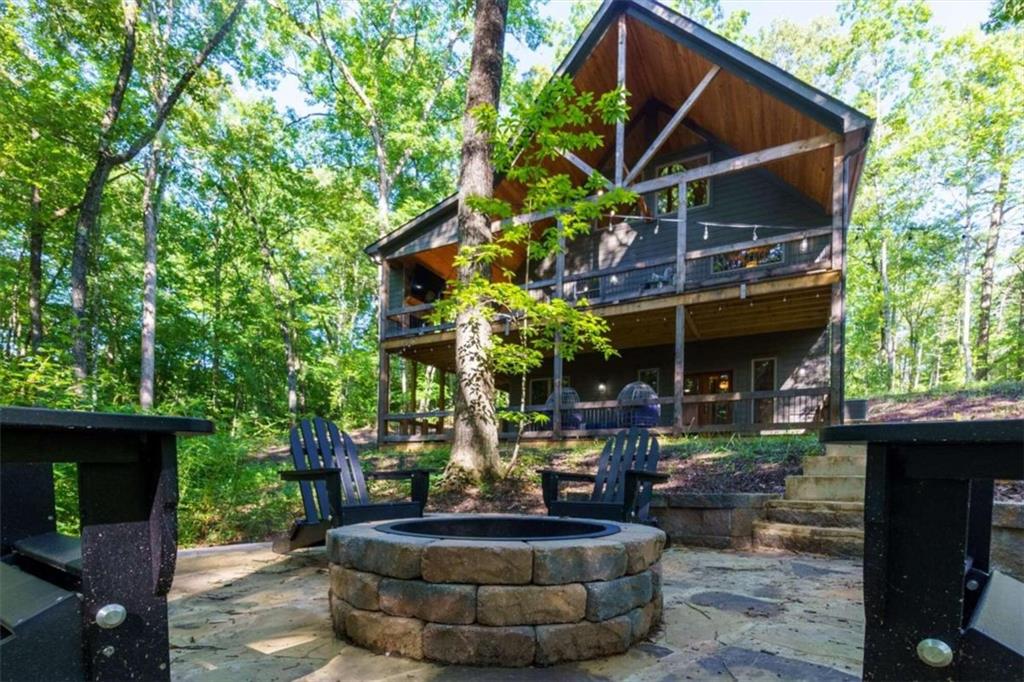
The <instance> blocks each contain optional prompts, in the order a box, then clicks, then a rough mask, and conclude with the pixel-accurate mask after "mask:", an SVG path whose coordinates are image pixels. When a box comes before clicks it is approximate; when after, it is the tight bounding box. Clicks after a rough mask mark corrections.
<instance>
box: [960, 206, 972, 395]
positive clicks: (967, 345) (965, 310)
mask: <svg viewBox="0 0 1024 682" xmlns="http://www.w3.org/2000/svg"><path fill="white" fill-rule="evenodd" d="M962 274H963V301H962V306H961V308H960V352H961V354H962V355H963V359H964V385H967V384H970V383H971V382H973V381H974V357H973V356H974V349H973V348H972V347H971V234H970V223H969V222H968V224H967V225H966V226H965V227H964V243H963V273H962Z"/></svg>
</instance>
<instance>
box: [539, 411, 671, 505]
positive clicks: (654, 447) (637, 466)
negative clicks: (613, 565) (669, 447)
mask: <svg viewBox="0 0 1024 682" xmlns="http://www.w3.org/2000/svg"><path fill="white" fill-rule="evenodd" d="M659 455H660V449H659V447H658V439H657V438H656V437H655V436H652V435H651V434H650V433H649V432H648V431H647V430H646V429H641V428H636V427H634V428H631V429H629V430H628V431H626V430H623V431H619V432H618V433H617V434H615V435H614V436H612V437H611V438H609V439H608V441H607V442H606V443H605V445H604V450H602V451H601V458H600V459H599V460H598V463H597V473H596V474H578V473H573V472H567V471H555V470H554V469H542V470H541V471H540V475H541V492H542V493H543V495H544V504H545V506H547V508H548V515H549V516H577V517H584V518H590V519H605V520H608V521H623V522H630V523H647V524H654V519H653V518H651V515H650V511H651V494H652V492H651V491H652V487H653V486H654V484H655V483H663V482H665V481H667V480H668V478H669V477H668V475H667V474H659V473H657V471H658V457H659ZM563 482H567V483H593V484H594V488H593V491H592V492H591V494H590V499H589V500H566V499H561V498H560V496H559V494H560V490H559V488H560V484H561V483H563Z"/></svg>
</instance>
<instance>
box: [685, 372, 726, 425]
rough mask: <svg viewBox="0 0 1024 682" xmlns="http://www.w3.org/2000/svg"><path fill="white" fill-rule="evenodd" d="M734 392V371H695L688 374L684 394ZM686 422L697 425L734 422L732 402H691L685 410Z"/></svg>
mask: <svg viewBox="0 0 1024 682" xmlns="http://www.w3.org/2000/svg"><path fill="white" fill-rule="evenodd" d="M716 393H732V371H731V370H727V371H721V372H694V373H693V374H687V375H686V382H685V384H684V388H683V394H684V395H714V394H716ZM684 417H685V420H686V422H688V423H689V424H692V425H695V426H708V425H710V424H731V423H732V402H731V401H722V402H707V403H705V402H701V403H690V404H689V405H687V406H686V410H685V411H684Z"/></svg>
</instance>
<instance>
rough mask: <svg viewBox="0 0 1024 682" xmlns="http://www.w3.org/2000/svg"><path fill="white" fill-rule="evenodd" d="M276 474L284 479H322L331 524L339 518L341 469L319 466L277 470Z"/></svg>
mask: <svg viewBox="0 0 1024 682" xmlns="http://www.w3.org/2000/svg"><path fill="white" fill-rule="evenodd" d="M278 475H279V476H280V477H281V479H282V480H285V481H324V482H326V484H327V485H326V486H325V487H326V488H327V504H328V506H330V508H331V525H336V523H338V522H339V519H341V469H339V468H337V467H320V468H317V469H297V470H293V471H279V472H278Z"/></svg>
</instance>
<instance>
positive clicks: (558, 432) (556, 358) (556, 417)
mask: <svg viewBox="0 0 1024 682" xmlns="http://www.w3.org/2000/svg"><path fill="white" fill-rule="evenodd" d="M553 297H554V298H564V297H565V232H564V231H563V230H562V220H561V219H560V218H559V220H558V253H556V254H555V291H554V293H553ZM551 365H552V369H551V376H552V381H551V383H552V385H553V388H554V391H555V405H554V409H553V410H552V411H551V432H552V434H553V435H554V437H555V438H561V437H562V332H560V331H556V332H555V348H554V352H553V355H552V358H551Z"/></svg>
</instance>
